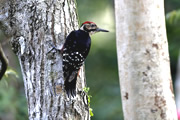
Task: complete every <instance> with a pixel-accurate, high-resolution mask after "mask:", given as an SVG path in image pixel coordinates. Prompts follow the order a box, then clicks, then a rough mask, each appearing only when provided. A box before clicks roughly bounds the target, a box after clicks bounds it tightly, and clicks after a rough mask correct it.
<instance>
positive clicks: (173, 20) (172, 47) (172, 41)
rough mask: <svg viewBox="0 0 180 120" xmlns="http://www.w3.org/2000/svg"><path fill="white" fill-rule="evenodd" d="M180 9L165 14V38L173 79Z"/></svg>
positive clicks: (178, 37) (179, 48)
mask: <svg viewBox="0 0 180 120" xmlns="http://www.w3.org/2000/svg"><path fill="white" fill-rule="evenodd" d="M178 26H180V9H179V10H173V11H171V12H169V13H167V14H166V27H167V37H168V41H169V52H170V60H171V71H172V77H173V79H175V75H176V70H177V68H176V66H177V65H176V64H177V59H178V53H179V50H180V36H179V34H180V27H178Z"/></svg>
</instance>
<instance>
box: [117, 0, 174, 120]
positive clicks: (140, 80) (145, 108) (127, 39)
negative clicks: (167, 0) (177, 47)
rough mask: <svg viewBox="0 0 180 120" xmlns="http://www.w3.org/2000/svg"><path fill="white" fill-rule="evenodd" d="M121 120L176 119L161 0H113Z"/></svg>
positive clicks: (162, 2)
mask: <svg viewBox="0 0 180 120" xmlns="http://www.w3.org/2000/svg"><path fill="white" fill-rule="evenodd" d="M115 14H116V38H117V52H118V64H119V77H120V85H121V95H122V102H123V111H124V118H125V120H177V114H176V107H175V102H174V94H173V87H172V81H171V75H170V65H169V54H168V43H167V38H166V28H165V17H164V1H163V0H139V1H137V0H115Z"/></svg>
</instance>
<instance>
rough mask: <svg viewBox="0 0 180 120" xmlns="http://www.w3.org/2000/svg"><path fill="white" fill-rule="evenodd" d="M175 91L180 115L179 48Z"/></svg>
mask: <svg viewBox="0 0 180 120" xmlns="http://www.w3.org/2000/svg"><path fill="white" fill-rule="evenodd" d="M175 92H176V106H177V111H178V114H179V115H180V50H179V56H178V64H177V72H176V80H175ZM179 117H180V116H179Z"/></svg>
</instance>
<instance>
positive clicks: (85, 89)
mask: <svg viewBox="0 0 180 120" xmlns="http://www.w3.org/2000/svg"><path fill="white" fill-rule="evenodd" d="M89 89H90V88H89V87H84V89H83V91H84V92H85V93H86V94H87V96H88V106H89V114H90V116H91V117H92V116H94V114H93V109H92V108H91V107H90V103H91V97H92V96H91V95H89V94H88V92H89Z"/></svg>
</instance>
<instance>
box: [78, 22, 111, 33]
mask: <svg viewBox="0 0 180 120" xmlns="http://www.w3.org/2000/svg"><path fill="white" fill-rule="evenodd" d="M80 30H83V31H85V32H88V33H89V34H90V35H92V34H94V33H96V32H109V31H108V30H104V29H101V28H99V27H97V25H96V24H95V23H94V22H90V21H86V22H84V23H82V25H81V27H80Z"/></svg>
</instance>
